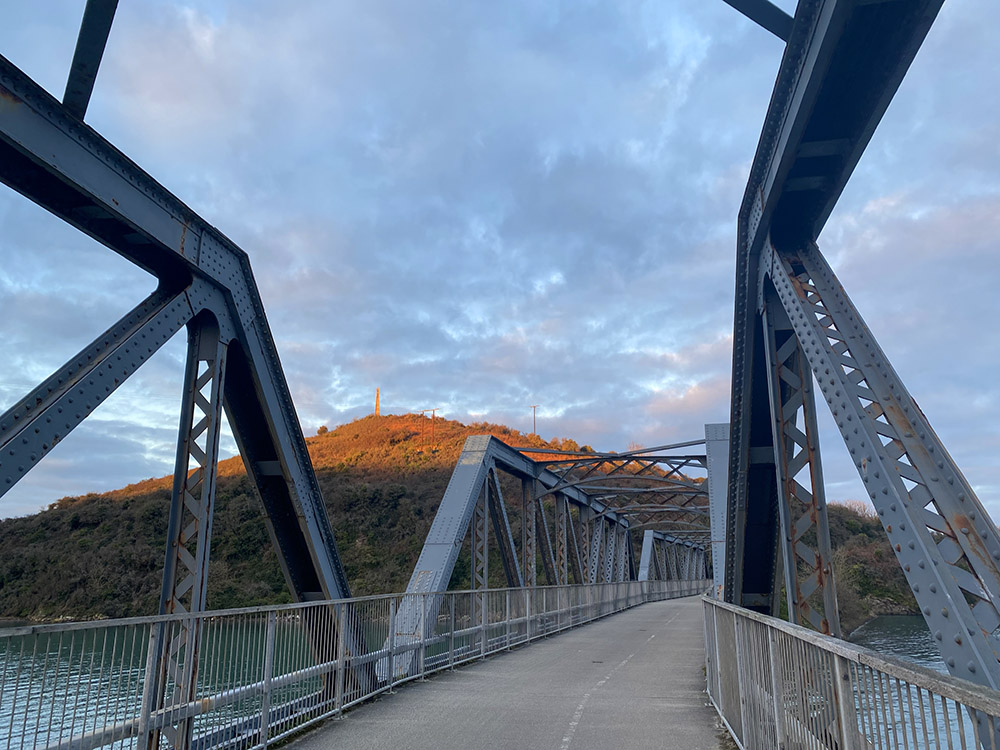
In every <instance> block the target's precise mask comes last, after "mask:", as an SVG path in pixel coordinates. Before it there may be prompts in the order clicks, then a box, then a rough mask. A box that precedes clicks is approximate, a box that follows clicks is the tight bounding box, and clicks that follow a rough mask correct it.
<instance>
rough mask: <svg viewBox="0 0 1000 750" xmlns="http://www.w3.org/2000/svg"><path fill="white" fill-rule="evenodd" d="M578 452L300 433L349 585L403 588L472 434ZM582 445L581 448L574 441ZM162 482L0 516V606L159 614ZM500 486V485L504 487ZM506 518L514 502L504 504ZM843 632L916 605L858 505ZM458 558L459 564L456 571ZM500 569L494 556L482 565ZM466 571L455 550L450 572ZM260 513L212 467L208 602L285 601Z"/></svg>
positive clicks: (560, 444) (232, 467)
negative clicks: (491, 441)
mask: <svg viewBox="0 0 1000 750" xmlns="http://www.w3.org/2000/svg"><path fill="white" fill-rule="evenodd" d="M484 433H490V434H492V435H495V436H496V437H498V438H499V439H501V440H503V441H504V442H506V443H508V444H510V445H532V446H537V447H550V448H557V449H562V450H579V446H577V444H576V443H575V442H574V441H572V440H569V439H566V440H558V439H554V440H552V441H548V442H545V441H542V440H541V439H540V438H538V437H537V436H534V435H531V436H529V435H525V434H523V433H520V432H517V431H515V430H511V429H509V428H507V427H504V426H501V425H493V424H486V423H478V424H472V425H468V426H466V425H463V424H461V423H459V422H453V421H448V420H443V419H436V420H434V425H433V438H432V435H431V420H430V419H429V418H427V417H423V416H419V415H413V414H409V415H403V416H382V417H374V416H370V417H365V418H363V419H359V420H356V421H354V422H351V423H349V424H346V425H342V426H341V427H338V428H337V429H335V430H329V431H328V430H326V429H325V428H321V429H320V434H318V435H316V436H314V437H310V438H308V439H307V441H306V442H307V445H308V448H309V453H310V455H311V456H312V460H313V463H314V466H315V467H316V474H317V477H318V479H319V483H320V486H321V488H322V491H323V496H324V499H325V501H326V505H327V512H328V513H329V515H330V522H331V524H332V526H333V528H334V530H335V532H336V537H337V544H338V547H339V550H340V554H341V557H342V559H343V562H344V566H345V568H346V571H347V576H348V580H349V581H350V583H351V587H352V592H353V593H354V594H355V595H357V596H361V595H366V594H377V593H385V592H389V591H400V590H402V588H403V587H404V586H405V585H406V582H407V580H408V579H409V575H410V572H411V570H412V568H413V565H414V563H415V562H416V559H417V555H418V554H419V552H420V548H421V545H422V544H423V540H424V538H425V536H426V535H427V531H428V530H429V529H430V525H431V522H432V521H433V518H434V513H435V512H436V511H437V506H438V503H439V502H440V500H441V497H442V495H443V494H444V490H445V487H446V486H447V483H448V479H449V477H450V476H451V472H452V469H453V468H454V466H455V462H456V461H457V459H458V455H459V453H460V452H461V449H462V445H463V444H464V442H465V439H466V437H468V436H469V435H476V434H484ZM584 449H589V448H588V446H584ZM170 487H171V478H170V477H162V478H159V479H150V480H146V481H144V482H140V483H138V484H134V485H130V486H128V487H125V488H123V489H120V490H116V491H114V492H108V493H104V494H90V495H85V496H82V497H69V498H64V499H62V500H60V501H58V502H56V503H54V504H53V505H51V506H50V507H49V508H48V509H47V510H45V511H42V512H40V513H37V514H35V515H33V516H28V517H25V518H12V519H6V520H3V521H0V549H2V550H3V555H2V556H0V616H6V617H18V618H26V619H43V620H44V619H55V618H89V617H123V616H129V615H140V614H151V613H153V612H155V610H156V606H157V602H158V599H159V589H160V576H161V571H162V567H163V554H164V553H163V550H164V540H165V537H166V528H167V516H168V513H169V504H170ZM505 492H506V491H505ZM510 513H511V516H512V523H515V524H516V523H517V521H518V518H517V509H516V508H511V509H510ZM830 526H831V537H832V542H833V546H834V554H835V558H834V559H835V562H836V566H837V575H838V591H839V599H840V603H841V610H842V619H843V621H844V627H845V632H849V631H850V630H851V629H853V628H854V627H857V625H860V624H861V623H862V622H864V621H865V620H867V619H868V618H869V617H871V616H873V615H875V614H882V613H889V612H915V611H916V609H915V603H914V602H913V599H912V595H911V594H910V592H909V589H908V588H907V586H906V583H905V581H904V580H903V576H902V572H901V571H900V569H899V566H898V564H897V563H896V560H895V557H894V556H893V554H892V550H891V549H890V548H889V544H888V541H887V540H886V537H885V533H884V532H883V530H882V527H881V524H880V523H879V522H878V520H877V519H876V518H874V516H872V515H870V514H868V513H866V512H865V511H864V506H862V505H861V504H857V506H856V507H847V506H843V505H831V506H830ZM463 565H464V570H463ZM491 568H492V569H493V570H495V571H499V565H491ZM463 572H464V574H465V575H466V576H467V572H468V563H467V561H463V560H460V562H459V565H458V566H457V568H456V576H461V575H462V574H463ZM289 600H290V599H289V594H288V592H287V590H286V588H285V582H284V579H283V578H282V575H281V570H280V568H279V566H278V561H277V558H276V556H275V553H274V550H273V549H272V547H271V543H270V540H269V538H268V534H267V529H266V527H265V525H264V519H263V514H262V512H261V509H260V504H259V501H258V500H257V497H256V495H255V493H254V490H253V487H252V486H251V484H250V482H249V481H248V479H247V477H246V475H245V474H244V471H243V464H242V461H241V460H240V459H239V458H233V459H229V460H227V461H224V462H222V463H221V464H220V469H219V482H218V492H217V500H216V511H215V520H214V529H213V535H212V562H211V568H210V571H209V592H208V603H209V606H210V607H211V608H213V609H218V608H224V607H238V606H252V605H259V604H271V603H280V602H287V601H289Z"/></svg>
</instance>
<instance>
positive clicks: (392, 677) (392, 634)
mask: <svg viewBox="0 0 1000 750" xmlns="http://www.w3.org/2000/svg"><path fill="white" fill-rule="evenodd" d="M395 682H396V597H395V596H393V597H392V598H391V599H389V690H388V692H389V693H392V686H393V685H394V684H395Z"/></svg>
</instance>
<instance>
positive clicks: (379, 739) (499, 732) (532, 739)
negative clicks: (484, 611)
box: [289, 597, 720, 750]
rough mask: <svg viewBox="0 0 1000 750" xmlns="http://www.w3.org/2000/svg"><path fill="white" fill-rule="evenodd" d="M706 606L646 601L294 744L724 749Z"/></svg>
mask: <svg viewBox="0 0 1000 750" xmlns="http://www.w3.org/2000/svg"><path fill="white" fill-rule="evenodd" d="M702 607H703V605H702V603H701V600H700V598H699V597H688V598H685V599H675V600H672V601H666V602H655V603H652V604H644V605H642V606H640V607H636V608H634V609H630V610H628V611H626V612H622V613H619V614H617V615H612V616H611V617H607V618H605V619H603V620H599V621H598V622H595V623H591V624H589V625H584V626H583V627H580V628H576V629H574V630H570V631H567V632H564V633H562V634H559V635H556V636H553V637H551V638H549V639H547V640H543V641H536V642H535V643H533V644H531V645H530V646H526V647H522V648H519V649H515V650H514V651H512V652H510V653H506V654H498V655H496V656H493V657H490V658H488V659H487V660H486V661H482V662H474V663H473V664H471V665H468V666H465V667H461V668H459V669H457V670H456V671H454V672H441V673H439V674H437V675H434V676H431V677H430V678H428V680H427V681H426V682H423V683H421V682H416V683H410V684H409V685H407V686H405V687H401V688H399V689H397V692H396V693H395V694H394V695H388V696H383V697H381V698H378V699H375V700H374V701H372V702H370V703H367V704H364V705H362V706H360V707H358V708H356V709H354V710H353V711H349V712H348V713H347V714H346V715H345V717H344V718H343V719H341V720H339V721H331V722H327V723H326V724H325V725H324V726H323V727H322V728H320V729H318V730H317V731H315V732H312V733H310V734H308V735H306V736H304V737H302V738H301V739H299V740H296V741H295V742H293V743H292V744H291V745H289V747H290V748H292V749H293V750H325V749H326V748H336V749H337V750H341V749H344V750H368V749H369V748H371V750H375V749H376V748H378V749H379V750H382V749H383V748H393V749H395V750H404V749H405V750H410V749H412V750H425V749H426V750H451V749H452V748H454V749H455V750H458V749H459V748H461V749H462V750H465V749H466V748H477V749H478V748H517V749H518V750H532V749H536V748H537V750H543V749H544V750H553V749H554V750H612V749H613V748H629V750H642V749H644V748H650V749H652V748H657V750H663V749H666V750H670V749H671V748H678V749H680V750H701V749H702V748H711V749H712V750H715V749H716V748H719V747H720V743H719V739H718V738H719V736H720V735H719V732H718V730H717V729H716V728H715V726H716V721H715V710H714V709H713V708H712V707H711V706H707V705H706V704H707V702H708V698H707V696H706V695H705V692H704V690H705V677H704V669H703V664H704V663H705V653H704V635H703V633H702V617H703V615H702Z"/></svg>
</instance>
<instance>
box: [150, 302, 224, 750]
mask: <svg viewBox="0 0 1000 750" xmlns="http://www.w3.org/2000/svg"><path fill="white" fill-rule="evenodd" d="M226 349H227V345H226V343H225V342H224V341H223V339H222V337H221V336H220V332H219V326H218V323H217V322H216V321H215V320H214V319H213V318H211V317H210V316H205V315H203V316H200V317H199V318H198V319H196V320H195V321H192V323H190V324H189V326H188V354H187V366H186V368H185V373H184V397H183V401H182V404H181V424H180V434H179V437H178V441H177V463H176V468H175V470H174V487H173V492H172V494H171V502H170V520H169V523H168V526H167V554H166V560H165V563H164V567H163V586H162V591H161V595H160V607H159V613H160V614H161V615H162V614H175V613H186V612H200V611H202V610H204V609H205V594H206V590H207V586H208V561H209V557H210V555H209V551H210V548H211V540H212V517H213V510H214V505H215V482H216V476H217V473H218V452H219V434H220V428H221V423H222V392H223V382H224V378H225V362H226ZM178 625H179V627H176V628H175V629H170V630H167V628H166V627H160V628H159V629H158V631H157V633H156V635H157V636H158V637H157V638H156V640H155V646H154V648H155V649H156V650H155V651H154V653H155V654H157V660H156V664H157V669H156V671H155V673H154V674H153V676H152V680H151V681H150V682H151V685H150V686H149V690H148V691H147V693H146V696H145V697H146V700H147V706H148V711H149V712H150V713H152V712H155V711H158V710H160V709H162V708H163V706H164V705H166V703H165V701H166V702H167V703H168V704H169V705H182V704H184V703H188V702H190V701H191V700H194V697H195V691H196V688H197V664H198V662H199V659H198V654H199V651H200V646H201V620H182V621H179V623H178ZM168 693H169V698H168ZM193 729H194V725H193V722H192V720H191V719H181V720H179V721H178V722H176V723H173V724H170V725H168V726H164V727H163V728H161V729H160V730H158V732H159V733H162V734H163V736H164V737H165V738H166V739H167V740H168V742H169V743H170V746H171V747H175V748H187V747H189V746H190V743H191V736H192V731H193ZM158 743H159V737H158V736H157V733H154V736H153V737H152V738H150V740H149V744H150V746H152V747H157V746H158Z"/></svg>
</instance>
